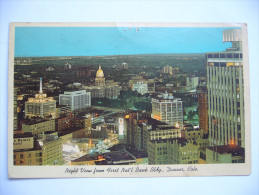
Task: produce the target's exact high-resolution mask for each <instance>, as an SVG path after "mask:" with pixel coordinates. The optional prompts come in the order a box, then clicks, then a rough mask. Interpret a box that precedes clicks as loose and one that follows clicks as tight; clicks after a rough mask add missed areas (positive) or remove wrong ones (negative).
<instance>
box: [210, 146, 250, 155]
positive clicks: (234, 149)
mask: <svg viewBox="0 0 259 195" xmlns="http://www.w3.org/2000/svg"><path fill="white" fill-rule="evenodd" d="M207 148H208V149H209V150H212V151H214V152H217V153H220V154H231V155H232V156H244V155H245V149H244V148H242V147H240V146H236V145H224V146H211V147H207ZM205 149H206V148H205Z"/></svg>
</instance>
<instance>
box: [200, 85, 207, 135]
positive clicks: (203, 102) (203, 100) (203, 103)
mask: <svg viewBox="0 0 259 195" xmlns="http://www.w3.org/2000/svg"><path fill="white" fill-rule="evenodd" d="M198 106H199V107H198V112H199V126H200V129H202V131H203V133H205V134H208V133H209V124H208V123H209V122H208V119H209V118H208V93H207V88H206V89H201V91H200V92H199V93H198Z"/></svg>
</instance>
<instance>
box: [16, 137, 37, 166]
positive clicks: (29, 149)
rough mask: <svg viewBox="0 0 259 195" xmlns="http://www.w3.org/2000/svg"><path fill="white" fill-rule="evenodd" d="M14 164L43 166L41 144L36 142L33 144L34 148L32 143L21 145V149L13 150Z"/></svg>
mask: <svg viewBox="0 0 259 195" xmlns="http://www.w3.org/2000/svg"><path fill="white" fill-rule="evenodd" d="M26 142H27V141H26ZM28 142H31V141H28ZM14 148H15V147H14ZM21 148H22V149H21ZM13 164H14V165H26V166H30V165H42V148H41V147H40V145H39V143H38V142H37V141H35V142H33V146H31V144H30V143H28V144H27V143H26V144H24V145H19V148H17V147H16V148H15V149H14V150H13Z"/></svg>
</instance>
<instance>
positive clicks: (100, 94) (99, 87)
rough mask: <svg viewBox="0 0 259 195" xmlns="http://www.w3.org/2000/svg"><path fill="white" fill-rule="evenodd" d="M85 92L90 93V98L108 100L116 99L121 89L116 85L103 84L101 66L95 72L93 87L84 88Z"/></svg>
mask: <svg viewBox="0 0 259 195" xmlns="http://www.w3.org/2000/svg"><path fill="white" fill-rule="evenodd" d="M84 89H85V90H86V91H87V92H91V98H109V99H117V98H118V96H119V95H120V91H121V89H122V87H121V86H119V85H118V84H116V83H109V84H106V83H105V77H104V73H103V70H102V68H101V66H99V69H98V70H97V72H96V78H95V85H92V86H85V87H84Z"/></svg>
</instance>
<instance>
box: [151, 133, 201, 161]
mask: <svg viewBox="0 0 259 195" xmlns="http://www.w3.org/2000/svg"><path fill="white" fill-rule="evenodd" d="M148 158H149V162H148V163H149V164H150V165H156V164H157V165H159V164H160V165H161V164H198V159H199V151H198V146H197V145H196V144H194V143H193V142H191V141H188V140H186V139H183V138H174V139H160V140H151V141H149V143H148Z"/></svg>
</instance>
